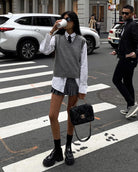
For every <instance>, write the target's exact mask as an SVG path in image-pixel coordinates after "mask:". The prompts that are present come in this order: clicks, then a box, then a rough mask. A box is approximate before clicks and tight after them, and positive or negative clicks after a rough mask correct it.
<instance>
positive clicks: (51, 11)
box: [48, 0, 53, 14]
mask: <svg viewBox="0 0 138 172" xmlns="http://www.w3.org/2000/svg"><path fill="white" fill-rule="evenodd" d="M48 13H51V14H52V13H53V0H49V3H48Z"/></svg>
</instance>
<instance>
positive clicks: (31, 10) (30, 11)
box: [29, 0, 33, 13]
mask: <svg viewBox="0 0 138 172" xmlns="http://www.w3.org/2000/svg"><path fill="white" fill-rule="evenodd" d="M32 7H33V1H32V0H29V13H32V12H33V9H32Z"/></svg>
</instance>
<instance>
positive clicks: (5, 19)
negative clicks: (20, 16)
mask: <svg viewBox="0 0 138 172" xmlns="http://www.w3.org/2000/svg"><path fill="white" fill-rule="evenodd" d="M8 19H9V18H8V17H0V24H3V23H5V22H6V21H7V20H8Z"/></svg>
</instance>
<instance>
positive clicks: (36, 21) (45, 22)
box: [33, 16, 52, 26]
mask: <svg viewBox="0 0 138 172" xmlns="http://www.w3.org/2000/svg"><path fill="white" fill-rule="evenodd" d="M33 25H35V26H52V22H51V17H45V16H41V17H33Z"/></svg>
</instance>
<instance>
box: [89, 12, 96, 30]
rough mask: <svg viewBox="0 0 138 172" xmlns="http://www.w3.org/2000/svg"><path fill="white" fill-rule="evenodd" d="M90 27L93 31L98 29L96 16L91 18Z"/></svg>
mask: <svg viewBox="0 0 138 172" xmlns="http://www.w3.org/2000/svg"><path fill="white" fill-rule="evenodd" d="M89 27H90V28H91V29H96V20H95V16H94V15H92V16H91V19H90V23H89Z"/></svg>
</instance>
